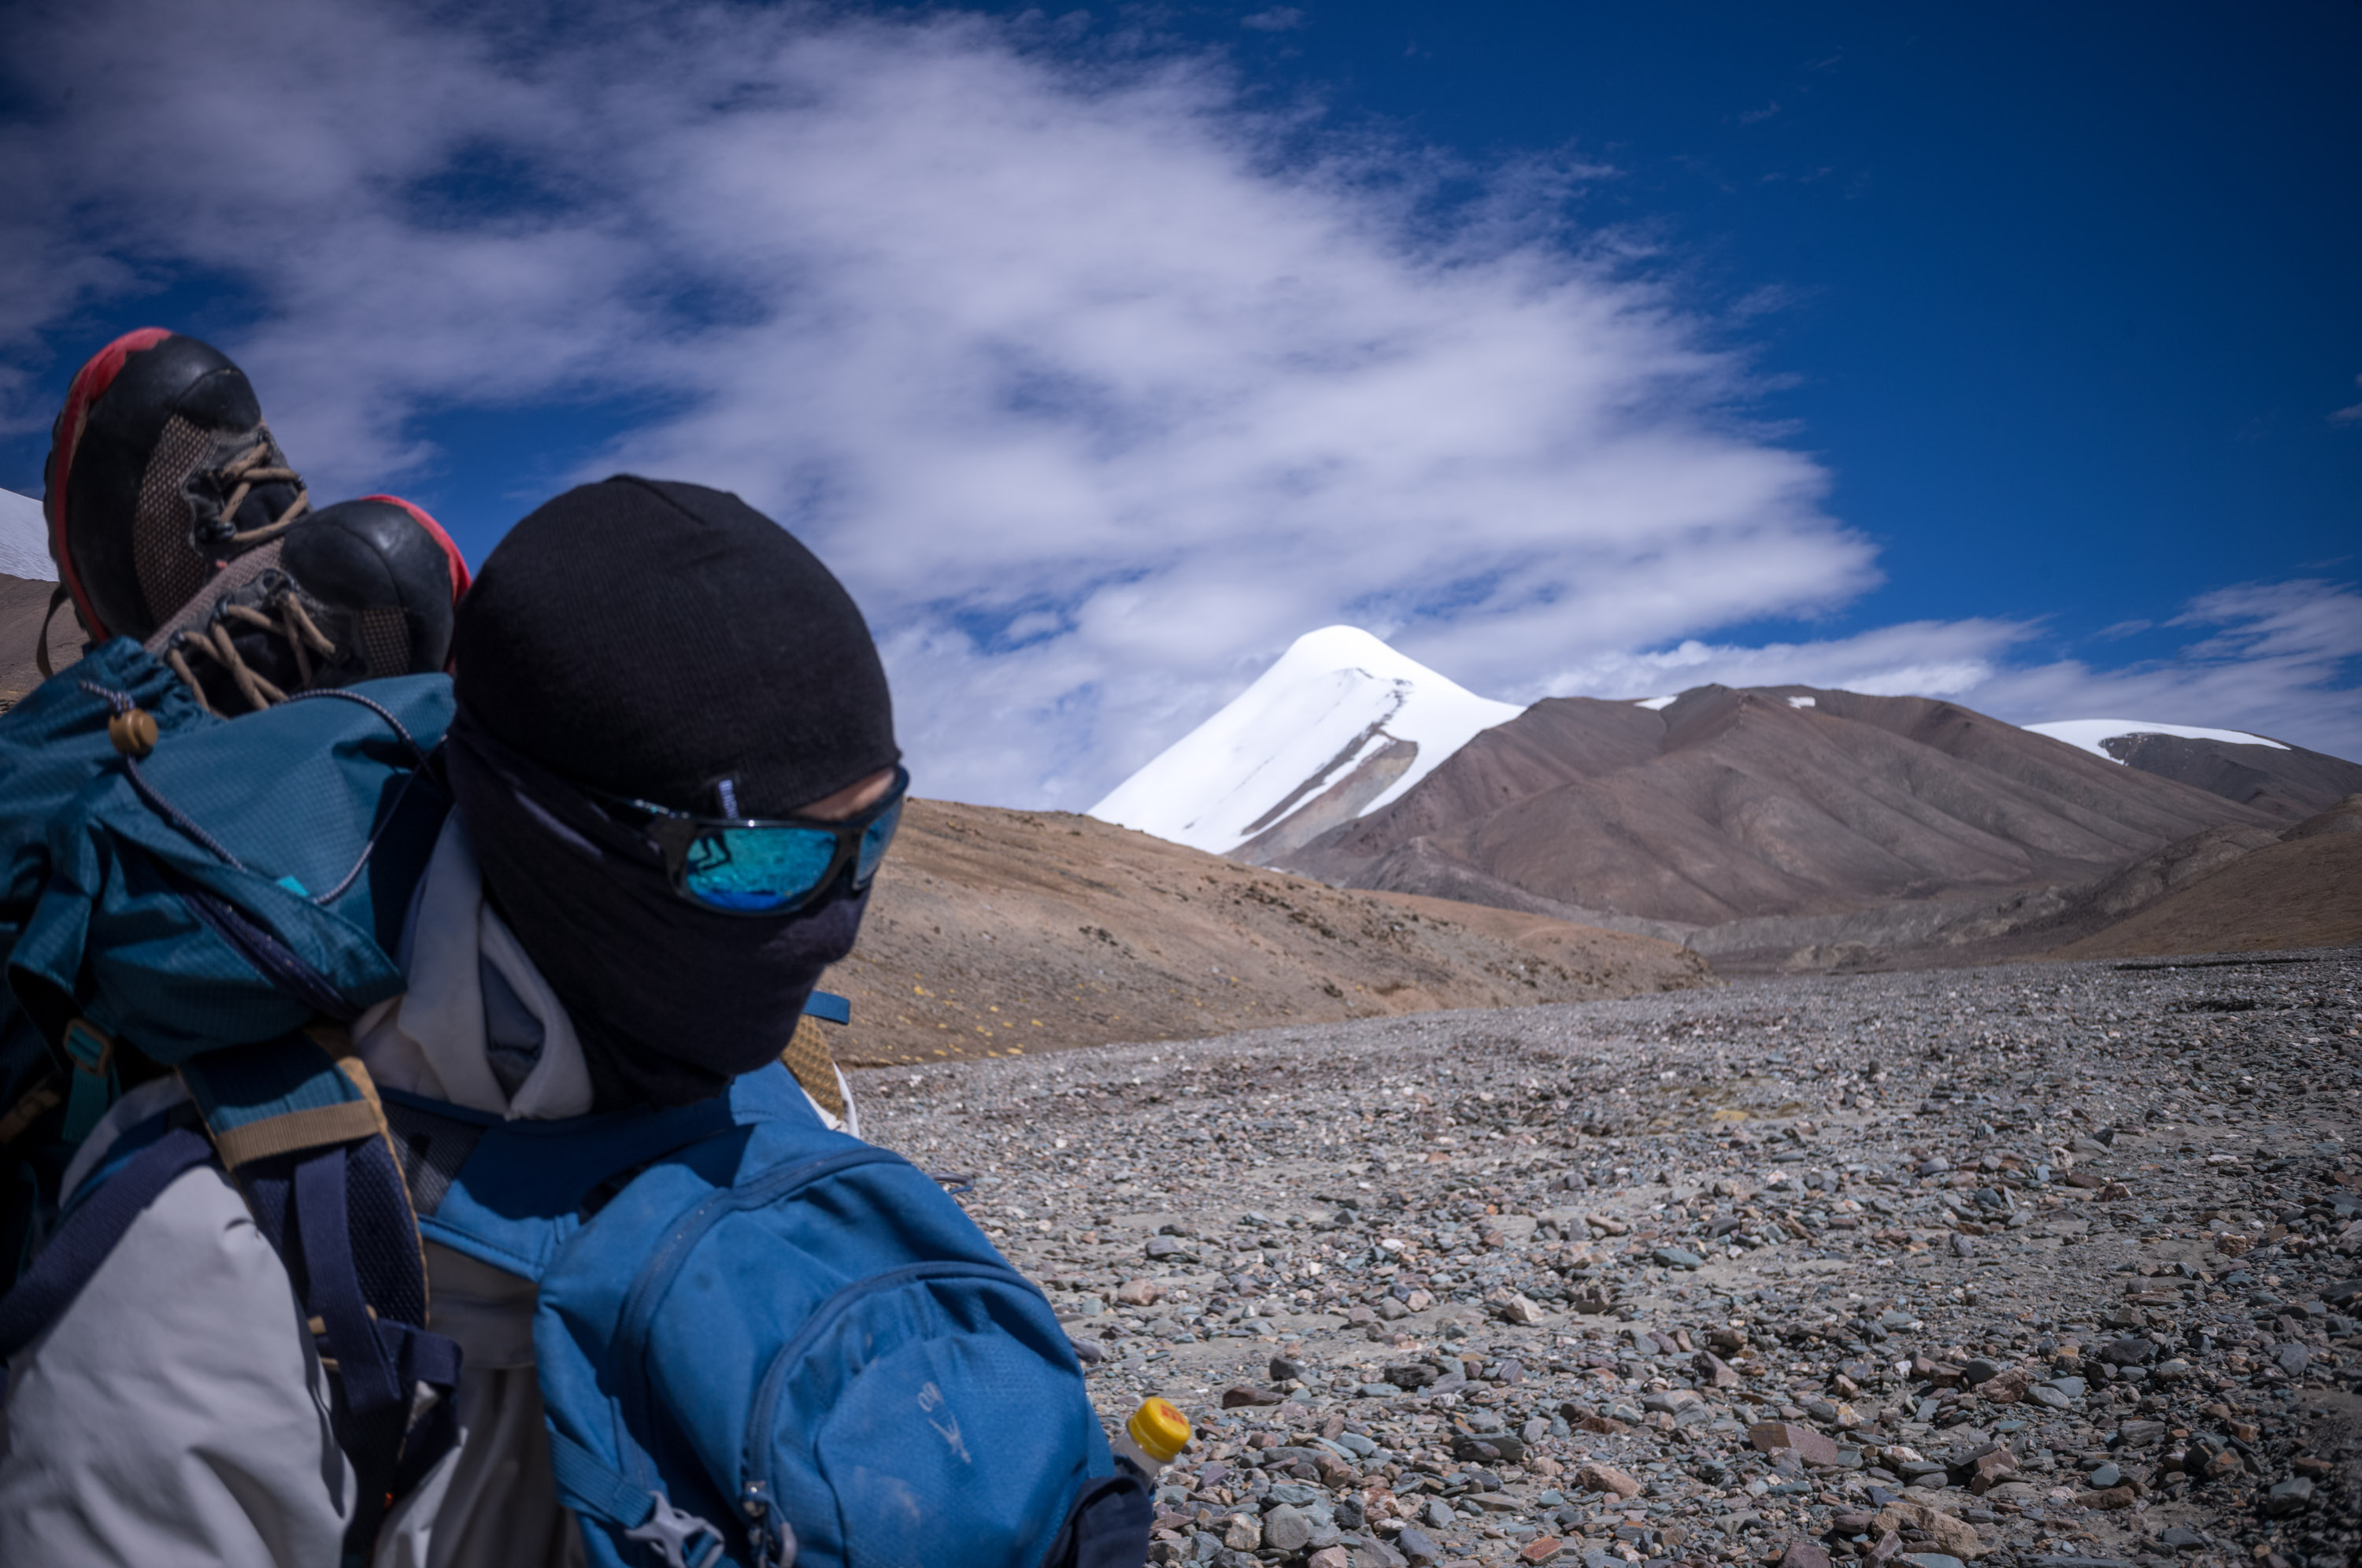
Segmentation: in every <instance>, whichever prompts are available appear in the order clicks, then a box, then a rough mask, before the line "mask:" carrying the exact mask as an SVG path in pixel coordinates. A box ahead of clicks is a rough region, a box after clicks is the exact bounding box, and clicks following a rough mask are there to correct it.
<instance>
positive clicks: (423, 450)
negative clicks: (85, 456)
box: [0, 0, 2362, 808]
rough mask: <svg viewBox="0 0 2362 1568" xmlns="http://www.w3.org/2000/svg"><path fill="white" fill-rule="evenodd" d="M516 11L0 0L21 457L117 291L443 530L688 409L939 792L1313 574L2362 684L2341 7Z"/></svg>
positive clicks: (1176, 663) (1518, 655) (695, 443)
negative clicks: (228, 360) (825, 607)
mask: <svg viewBox="0 0 2362 1568" xmlns="http://www.w3.org/2000/svg"><path fill="white" fill-rule="evenodd" d="M535 14H537V13H528V12H526V11H524V10H512V11H509V12H506V13H503V16H502V25H501V26H500V27H498V28H489V27H486V26H484V25H482V24H481V23H478V22H470V21H467V20H463V19H455V18H456V17H457V14H454V13H448V12H444V13H430V12H428V11H426V10H425V9H422V8H416V7H406V6H393V5H368V6H362V5H345V6H329V7H320V6H311V7H303V6H281V5H270V4H261V3H223V4H215V5H213V6H185V5H183V6H166V5H162V4H159V3H156V0H105V3H102V4H98V5H95V6H73V7H65V6H58V7H54V8H47V9H45V8H43V7H40V6H33V7H29V8H25V9H24V10H23V15H25V16H26V17H28V21H27V23H26V26H25V29H24V37H25V38H26V39H28V40H30V42H29V44H28V47H27V48H25V49H22V50H14V51H12V60H11V64H12V65H14V66H16V67H17V68H18V69H19V70H22V69H23V67H24V66H25V65H27V64H28V63H31V64H37V65H38V67H39V75H38V76H26V75H19V76H18V77H17V78H16V79H15V80H14V82H13V83H12V90H11V94H10V97H9V100H8V105H7V106H8V115H7V117H6V121H5V122H0V418H4V419H5V424H0V484H5V485H6V486H8V487H10V488H15V489H20V490H27V491H37V490H38V487H39V462H40V457H41V453H42V450H43V449H44V447H45V445H46V430H45V425H46V422H47V418H48V416H49V414H50V411H51V410H52V409H53V408H54V405H55V402H56V399H57V396H58V394H59V392H61V389H62V386H63V382H64V381H65V379H66V377H67V376H68V375H69V374H71V371H72V365H73V363H74V361H75V360H76V359H78V358H79V357H80V356H81V355H82V354H83V353H85V352H87V351H88V349H89V348H91V347H94V345H95V344H96V343H97V342H98V341H103V340H104V339H105V337H107V336H110V335H111V334H112V333H113V332H115V331H117V330H121V329H122V328H124V327H127V326H137V325H144V324H147V323H149V322H150V321H154V322H159V323H162V324H166V325H172V326H182V327H184V328H185V329H188V330H192V331H195V332H198V333H199V334H201V335H204V336H207V337H212V338H213V339H215V341H217V342H219V343H221V344H222V346H223V347H225V348H228V349H229V350H230V351H231V352H232V353H234V354H236V355H237V356H238V358H239V359H240V360H241V362H243V363H246V364H247V365H248V367H249V369H250V370H252V371H253V372H254V375H255V379H256V381H257V382H258V384H259V387H260V389H261V391H262V393H263V396H264V399H265V404H266V407H267V408H268V409H269V410H270V412H271V415H272V418H273V422H274V425H275V426H276V427H277V428H279V429H280V431H281V435H282V436H283V437H284V438H285V440H286V442H287V444H288V446H289V447H290V449H291V451H292V453H293V455H294V456H295V458H296V459H297V460H298V461H299V462H300V463H302V464H303V465H304V467H305V469H306V470H307V472H309V473H310V474H311V475H312V476H313V478H314V480H315V487H316V488H318V489H320V490H322V491H325V492H326V493H327V494H343V493H358V492H359V491H365V490H371V489H378V488H386V487H392V488H396V489H399V490H400V491H403V493H405V494H409V495H412V496H414V497H415V498H417V499H419V500H420V501H422V502H425V504H426V505H428V506H429V507H430V508H431V509H433V510H434V511H436V513H437V514H438V515H439V516H441V517H443V518H444V519H445V521H446V522H447V523H448V524H450V525H452V526H453V528H454V530H455V532H456V533H457V534H458V536H459V537H460V539H461V542H462V544H463V546H464V547H467V549H468V550H469V554H470V555H471V556H472V557H474V558H481V556H482V554H483V553H484V551H485V550H487V549H488V548H489V547H491V544H492V543H494V542H495V541H496V539H497V537H498V536H499V533H500V531H501V530H502V528H503V527H504V526H505V525H506V524H507V523H508V522H509V521H511V520H513V518H514V517H515V516H516V515H518V514H520V513H522V511H524V509H525V508H526V507H528V506H529V505H530V504H531V503H532V502H534V501H535V500H537V499H539V498H541V497H543V496H546V494H547V493H549V492H550V491H553V490H554V489H556V488H558V487H560V486H562V485H563V484H565V483H567V482H570V481H572V480H576V479H579V478H581V477H586V476H594V475H596V474H599V473H603V472H606V471H612V469H614V468H616V467H619V466H621V467H634V466H636V467H643V468H647V469H656V470H659V471H664V472H667V473H670V474H673V475H676V476H677V477H683V478H706V479H710V480H712V482H716V483H722V484H725V485H728V486H730V487H732V488H735V489H738V490H740V491H742V492H743V493H745V494H746V495H747V496H748V497H749V499H751V500H754V501H756V502H757V504H760V505H763V506H765V507H766V508H767V509H768V510H770V511H772V512H773V513H774V514H775V515H778V516H779V517H780V518H781V519H782V520H783V521H785V522H787V523H789V525H791V526H793V527H795V528H797V530H798V531H799V532H800V533H802V534H804V535H805V536H807V537H809V538H811V540H812V541H813V542H814V543H815V545H817V546H818V547H820V548H821V549H822V553H823V555H824V556H826V557H827V558H830V559H831V560H832V561H833V562H835V563H837V564H838V566H839V568H840V570H841V571H842V572H843V573H844V576H845V577H846V578H847V580H848V581H849V582H850V583H851V585H852V586H853V587H854V589H855V593H856V595H857V596H859V597H860V598H861V600H862V602H863V603H864V605H865V607H866V608H867V609H868V611H869V613H870V614H871V616H872V619H873V622H874V623H875V624H877V627H878V630H879V632H880V634H881V637H882V639H883V641H884V643H885V646H886V647H887V650H888V654H889V663H890V665H891V667H892V668H893V672H894V675H895V678H896V682H897V692H898V701H899V702H900V709H901V712H902V715H903V718H902V728H903V730H904V734H905V741H906V745H909V746H910V747H911V751H912V753H913V756H914V761H915V763H916V765H917V767H918V770H919V772H920V775H921V778H922V789H929V788H931V789H932V791H933V792H935V793H939V794H948V795H955V796H962V797H965V798H968V799H977V800H988V801H1007V802H1023V803H1036V804H1051V805H1059V806H1065V807H1070V808H1072V807H1079V806H1082V805H1087V804H1088V803H1089V801H1091V800H1093V799H1095V798H1096V797H1097V795H1098V793H1099V792H1101V791H1103V790H1105V789H1106V788H1107V787H1108V786H1109V785H1111V784H1112V783H1113V782H1114V781H1115V780H1116V779H1118V778H1120V777H1122V776H1123V774H1124V773H1125V772H1127V771H1129V769H1130V768H1131V767H1134V766H1137V765H1138V764H1139V763H1140V762H1142V761H1144V760H1145V759H1146V757H1147V756H1150V755H1153V752H1154V751H1155V750H1157V749H1159V748H1160V747H1161V746H1162V745H1164V743H1165V742H1167V741H1169V740H1171V739H1172V738H1174V737H1175V736H1176V735H1177V734H1180V733H1181V732H1182V731H1183V730H1185V729H1186V728H1187V727H1188V725H1189V724H1190V723H1194V722H1195V720H1196V719H1198V718H1200V717H1202V716H1204V714H1205V713H1206V712H1209V711H1210V710H1211V709H1212V708H1213V707H1214V706H1217V705H1219V703H1220V701H1223V700H1224V699H1225V698H1226V697H1227V696H1228V695H1230V694H1231V693H1233V692H1235V691H1236V690H1239V689H1240V688H1241V687H1242V686H1243V685H1244V684H1245V682H1246V681H1247V680H1248V679H1251V678H1252V676H1253V674H1254V673H1255V671H1256V670H1257V669H1259V668H1261V667H1262V666H1263V665H1264V664H1266V663H1268V662H1269V660H1270V659H1271V658H1272V657H1275V655H1276V654H1277V653H1278V652H1279V650H1280V649H1281V648H1283V647H1285V646H1286V643H1287V642H1288V641H1289V640H1290V639H1292V638H1293V637H1294V636H1295V635H1298V634H1299V633H1301V632H1304V631H1308V630H1310V629H1312V628H1313V627H1315V626H1318V625H1320V624H1327V623H1328V622H1330V621H1333V620H1341V619H1342V620H1352V621H1355V622H1357V623H1359V624H1364V625H1367V626H1369V627H1370V628H1371V629H1372V630H1374V631H1377V632H1379V633H1380V634H1381V635H1385V636H1387V637H1388V638H1389V639H1390V640H1392V641H1394V642H1396V644H1397V646H1401V647H1403V648H1404V649H1405V650H1406V651H1407V652H1409V653H1411V654H1412V655H1414V656H1415V657H1421V658H1423V659H1426V660H1427V661H1429V663H1432V664H1434V665H1435V666H1436V667H1437V668H1440V669H1442V670H1444V671H1445V672H1446V673H1448V674H1450V675H1451V676H1453V677H1454V678H1455V679H1460V680H1461V681H1462V682H1463V683H1465V684H1467V685H1469V686H1471V687H1473V688H1474V689H1476V690H1481V691H1484V692H1485V693H1486V694H1487V695H1496V696H1501V697H1506V698H1511V699H1527V698H1530V697H1534V696H1538V695H1542V694H1546V693H1551V692H1576V691H1587V692H1595V693H1597V694H1600V695H1608V696H1638V695H1650V694H1654V693H1656V692H1659V691H1663V690H1675V689H1678V688H1679V687H1681V686H1684V685H1689V684H1694V683H1696V682H1697V681H1699V680H1704V679H1724V680H1731V681H1759V680H1760V681H1770V680H1792V679H1793V680H1803V681H1808V682H1812V683H1816V684H1845V685H1852V686H1856V687H1860V688H1864V689H1870V690H1923V691H1928V692H1931V693H1937V694H1943V695H1951V696H1956V697H1958V698H1959V699H1960V700H1961V701H1967V702H1969V703H1970V704H1971V705H1973V706H1978V707H1982V708H1985V709H1987V710H1989V711H1992V712H1998V713H2001V714H2002V715H2003V716H2004V717H2008V718H2012V719H2015V720H2019V721H2034V720H2040V719H2047V718H2058V717H2074V716H2085V715H2094V714H2099V715H2107V716H2133V717H2144V718H2152V719H2163V720H2169V721H2174V722H2180V723H2221V724H2231V725H2236V726H2242V727H2253V728H2257V729H2261V730H2265V731H2268V732H2269V733H2273V734H2280V735H2282V736H2283V737H2284V738H2287V739H2290V740H2293V741H2297V742H2299V743H2301V744H2309V745H2317V746H2321V747H2323V748H2324V749H2329V750H2334V751H2340V752H2342V753H2343V754H2345V755H2347V756H2356V755H2362V699H2357V695H2356V658H2357V655H2362V595H2357V593H2356V589H2355V584H2356V582H2357V580H2362V565H2357V561H2362V551H2357V549H2356V540H2362V385H2357V381H2356V378H2357V376H2362V304H2357V302H2356V288H2355V286H2354V284H2353V282H2352V280H2353V279H2355V278H2356V277H2362V211H2358V210H2357V206H2358V205H2362V204H2357V198H2356V195H2355V192H2356V191H2357V190H2362V108H2357V106H2356V103H2355V101H2354V99H2353V95H2352V94H2351V93H2350V92H2341V91H2340V87H2341V83H2340V81H2339V79H2338V74H2337V73H2338V72H2339V69H2340V67H2341V65H2347V66H2350V62H2351V61H2353V60H2355V59H2356V58H2362V8H2357V7H2356V6H2351V5H2332V4H2319V5H2301V4H2297V5H2289V6H2276V7H2270V8H2268V9H2262V10H2254V11H2251V12H2246V13H2240V14H2233V13H2229V12H2225V11H2224V10H2222V9H2221V8H2219V7H2201V6H2145V7H2137V8H2136V7H2130V6H2079V7H2035V6H2001V7H1986V8H1982V9H1981V10H1978V11H1976V12H1973V13H1971V12H1965V11H1961V10H1959V9H1958V8H1952V7H1942V8H1939V7H1934V6H1826V7H1817V8H1813V10H1812V12H1811V14H1810V15H1809V16H1805V17H1796V16H1775V15H1771V14H1770V13H1769V12H1768V11H1767V9H1766V8H1762V7H1752V6H1645V7H1642V6H1615V7H1611V6H1591V5H1540V4H1535V5H1454V6H1444V5H1440V4H1415V5H1414V4H1388V3H1384V0H1357V3H1356V4H1354V5H1352V6H1319V5H1308V6H1295V7H1257V6H1159V7H1153V8H1146V7H1132V6H1121V7H1119V6H1081V7H1074V8H1070V9H1068V10H1065V11H1062V12H1060V13H1059V14H1058V15H1056V16H1055V17H1050V16H1045V15H1043V14H1040V13H1028V12H1021V11H1018V10H1016V9H1014V8H1009V9H1004V10H999V11H993V10H988V9H977V10H970V11H944V10H937V11H919V12H911V11H885V10H869V11H861V10H847V9H843V8H823V7H809V8H807V7H761V8H756V7H732V8H723V7H682V8H678V9H676V10H674V11H672V12H671V13H670V14H669V15H668V17H665V18H663V19H661V20H658V19H657V18H655V17H653V15H652V13H650V12H649V10H648V8H646V7H624V6H596V5H593V6H585V7H576V8H573V9H572V10H570V11H568V12H567V13H566V15H567V16H568V18H569V19H568V21H567V22H566V23H565V24H564V25H562V26H551V27H536V26H535V25H533V24H532V23H531V22H530V21H529V20H528V19H527V18H528V17H529V16H531V15H535ZM553 14H554V13H553ZM229 39H237V40H239V42H238V44H237V47H236V48H235V49H233V47H232V46H231V45H230V44H229V43H228V42H227V41H226V40H229ZM241 51H242V52H241Z"/></svg>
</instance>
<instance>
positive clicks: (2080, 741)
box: [2020, 719, 2289, 762]
mask: <svg viewBox="0 0 2362 1568" xmlns="http://www.w3.org/2000/svg"><path fill="white" fill-rule="evenodd" d="M2020 727H2021V728H2024V729H2029V730H2032V731H2033V732H2034V733H2035V734H2038V735H2048V736H2049V737H2050V738H2051V739H2052V740H2062V741H2065V742H2066V743H2067V744H2068V745H2072V746H2081V748H2082V749H2084V750H2085V751H2088V752H2090V753H2091V754H2092V756H2096V757H2101V758H2103V759H2104V760H2106V761H2109V762H2122V761H2124V760H2125V759H2124V758H2123V757H2122V756H2118V755H2117V754H2116V752H2114V751H2110V750H2109V749H2108V747H2107V743H2108V742H2110V741H2128V740H2130V739H2132V737H2133V736H2135V735H2171V736H2173V737H2174V738H2175V739H2177V740H2195V741H2224V742H2227V743H2228V744H2230V745H2268V746H2270V747H2271V748H2272V749H2273V750H2275V751H2286V750H2288V749H2289V748H2288V746H2287V745H2283V744H2282V743H2281V742H2279V741H2276V740H2268V739H2266V738H2265V737H2264V736H2262V735H2252V734H2247V732H2246V731H2245V730H2209V729H2203V728H2201V727H2200V726H2198V725H2196V724H2161V723H2158V722H2157V721H2156V720H2154V719H2054V720H2052V721H2051V722H2050V723H2047V724H2025V725H2022V726H2020ZM2122 749H2123V748H2122V747H2121V746H2120V747H2118V748H2117V750H2118V751H2121V750H2122Z"/></svg>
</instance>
